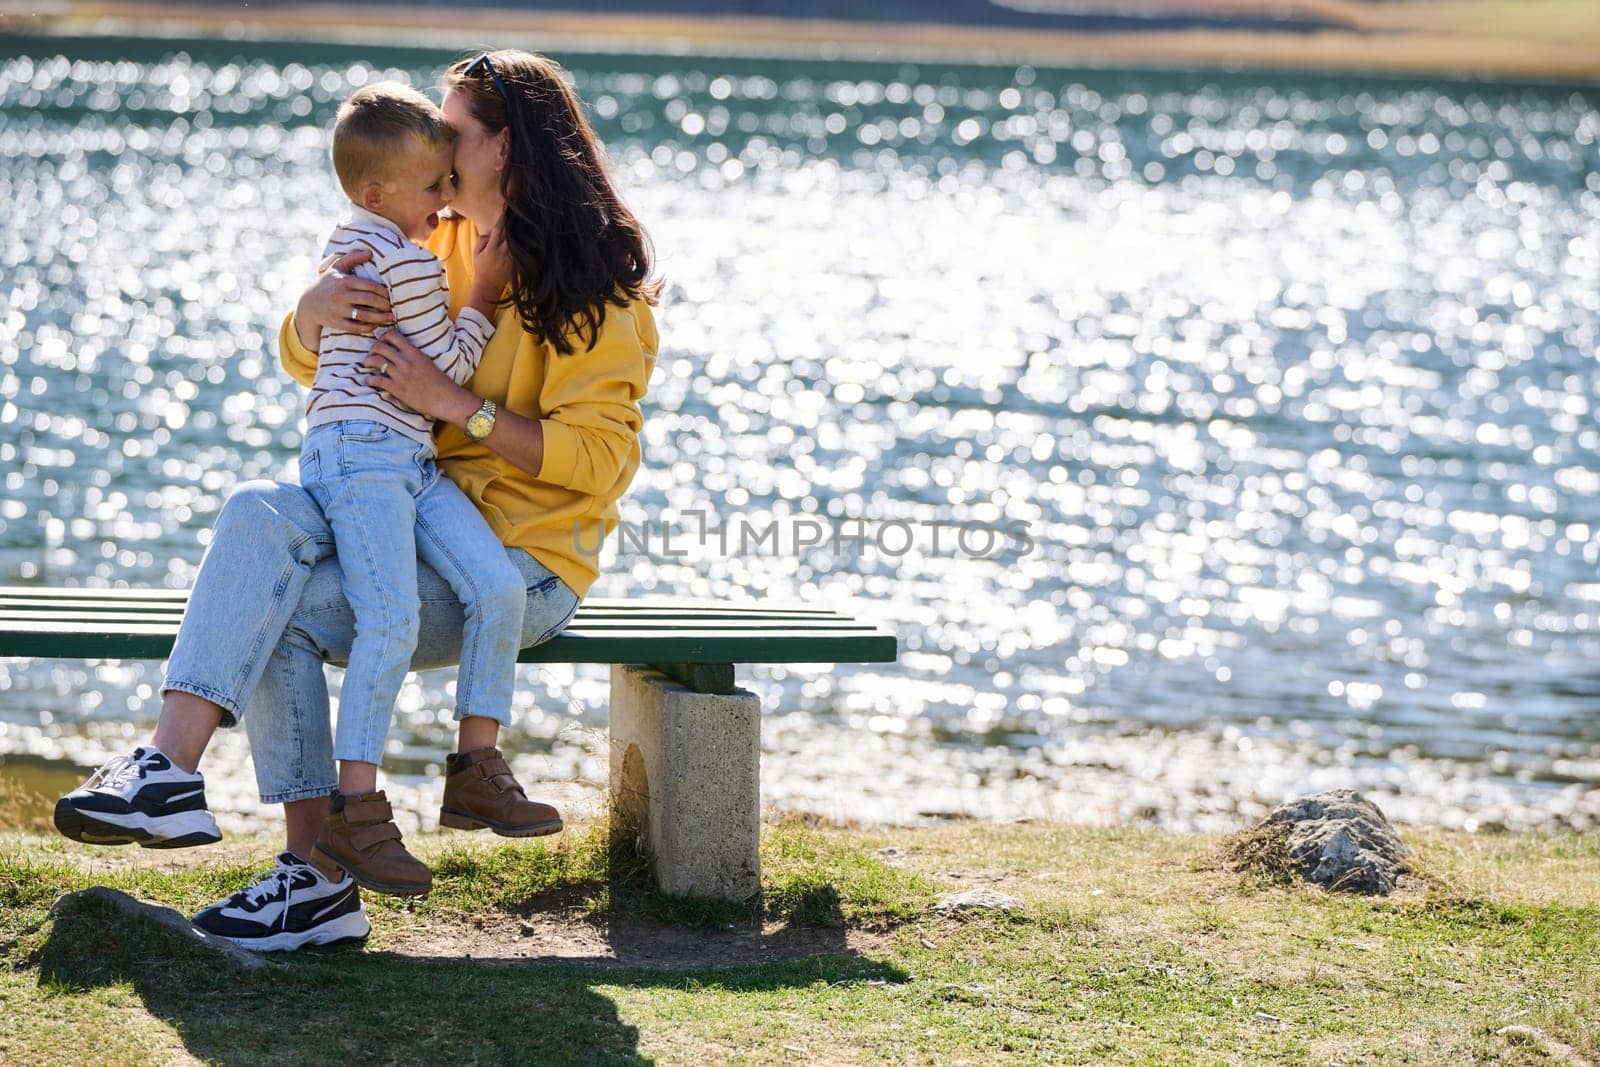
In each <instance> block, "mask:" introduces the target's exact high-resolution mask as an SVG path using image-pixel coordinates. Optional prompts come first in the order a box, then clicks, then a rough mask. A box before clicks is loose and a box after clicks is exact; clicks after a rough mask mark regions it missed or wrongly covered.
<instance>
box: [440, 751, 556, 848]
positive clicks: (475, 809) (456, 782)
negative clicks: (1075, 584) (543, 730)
mask: <svg viewBox="0 0 1600 1067" xmlns="http://www.w3.org/2000/svg"><path fill="white" fill-rule="evenodd" d="M444 773H445V779H444V804H443V806H441V807H440V809H439V825H440V826H448V827H450V828H451V829H454V830H482V829H484V828H485V827H487V828H489V829H490V830H493V831H494V832H495V833H497V834H499V835H500V836H501V837H543V836H544V835H545V834H553V833H556V832H557V831H559V830H560V829H561V813H560V812H558V811H556V809H555V808H552V807H551V806H550V805H548V804H540V803H537V802H535V801H532V800H529V799H528V795H527V794H526V793H524V792H523V791H522V786H520V785H518V784H517V780H516V779H515V778H513V777H512V776H511V768H510V767H508V766H506V761H505V757H503V756H501V755H500V750H499V749H498V748H475V749H473V750H472V751H471V752H452V753H451V754H450V755H449V756H448V757H446V759H445V772H444Z"/></svg>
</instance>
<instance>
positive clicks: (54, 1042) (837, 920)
mask: <svg viewBox="0 0 1600 1067" xmlns="http://www.w3.org/2000/svg"><path fill="white" fill-rule="evenodd" d="M1405 836H1406V838H1407V839H1408V842H1409V843H1410V844H1411V845H1412V846H1413V848H1414V849H1415V850H1416V862H1415V866H1416V869H1417V873H1416V874H1414V875H1412V876H1409V877H1408V879H1407V881H1406V882H1405V883H1404V884H1403V886H1402V890H1401V891H1400V892H1398V893H1397V894H1395V895H1394V896H1392V897H1389V898H1364V897H1344V896H1334V895H1330V894H1328V893H1325V892H1324V891H1322V890H1320V889H1315V888H1309V887H1304V886H1299V885H1293V884H1281V883H1279V882H1277V881H1275V880H1273V879H1271V878H1268V877H1252V876H1241V875H1239V874H1235V873H1232V872H1231V871H1230V870H1228V869H1227V867H1226V865H1225V862H1224V858H1223V848H1222V842H1220V841H1219V840H1218V839H1216V838H1212V837H1204V836H1179V835H1170V834H1161V833H1155V832H1146V831H1132V830H1103V829H1089V828H1081V827H1068V826H1057V825H1045V824H1037V825H1035V824H1027V825H1006V826H994V825H989V824H982V823H972V824H959V825H951V826H944V827H937V828H930V829H917V830H863V829H856V828H849V827H838V826H829V825H816V824H814V823H811V822H807V821H805V820H800V819H794V818H786V819H777V820H774V821H772V822H769V823H768V825H767V826H766V827H765V831H764V835H763V849H762V861H763V881H764V891H763V893H762V896H761V898H760V900H759V901H753V902H750V903H749V904H746V905H741V906H728V905H714V906H708V905H705V904H703V903H699V902H692V901H684V900H680V899H675V898H670V897H663V896H661V895H659V894H656V893H654V892H652V891H651V889H650V888H649V886H648V883H647V882H646V880H645V879H644V877H643V872H642V869H641V867H640V861H639V857H637V856H636V855H632V854H630V853H629V852H628V851H627V850H626V849H621V848H617V847H614V846H613V844H612V843H611V842H610V841H609V840H608V839H607V837H606V835H605V833H604V832H603V831H601V830H598V829H579V830H575V831H569V832H568V833H567V834H565V835H563V837H562V838H561V839H560V840H558V841H557V842H556V843H555V844H554V845H544V844H540V843H517V844H508V843H481V842H479V841H478V840H476V839H471V840H468V841H467V842H466V843H462V842H463V838H462V837H460V836H459V835H457V836H452V837H437V838H424V839H422V841H421V842H420V846H419V847H420V851H421V852H422V853H423V855H424V856H425V857H426V858H427V859H428V860H429V861H430V863H431V864H432V866H433V867H434V870H435V873H436V888H435V890H434V892H433V893H432V894H430V895H429V896H428V897H426V898H423V899H421V900H411V901H399V900H395V899H393V898H382V897H373V896H369V897H368V898H367V899H368V907H369V910H370V911H371V913H372V918H373V925H374V932H373V937H372V939H371V941H369V943H368V945H367V946H366V948H365V949H356V948H352V949H336V950H324V951H312V952H304V953H300V954H297V955H296V956H294V957H291V958H288V959H286V960H285V964H286V966H285V967H284V968H282V969H280V970H275V971H272V972H268V973H263V974H254V973H252V974H240V973H235V972H234V971H232V970H230V969H229V967H228V966H227V965H226V964H225V963H223V962H220V961H219V960H213V959H211V958H209V956H206V955H203V954H198V953H196V951H195V950H193V949H189V948H186V947H184V946H182V945H180V944H177V943H174V942H169V941H165V940H160V939H157V940H154V941H153V940H152V939H151V936H150V935H149V934H148V933H147V932H146V931H143V930H129V929H126V928H125V927H126V924H121V923H117V922H115V921H113V920H112V919H111V918H110V917H100V918H97V917H96V916H94V915H93V914H92V913H89V914H82V913H80V914H77V915H74V916H72V917H70V918H62V919H60V920H56V919H52V918H51V917H50V916H49V914H48V908H49V905H50V902H51V901H52V900H53V899H54V898H55V897H56V896H57V895H59V894H60V893H62V892H66V891H70V890H73V889H77V888H81V887H83V886H86V885H90V884H105V885H111V886H114V887H116V888H120V889H123V890H125V891H127V892H129V893H132V894H134V895H136V896H139V897H141V898H143V899H147V900H152V901H157V902H161V903H167V904H171V905H172V906H174V907H178V908H180V909H185V910H192V909H194V908H197V907H199V906H201V905H203V904H205V903H207V902H209V901H211V900H213V899H215V898H216V897H218V896H220V895H221V894H223V893H225V892H227V891H229V890H231V889H233V888H236V887H238V886H240V885H243V884H245V883H246V882H247V881H248V880H250V878H251V877H252V875H253V874H254V872H255V871H257V870H259V869H260V867H261V866H262V865H263V864H264V863H266V862H270V856H271V852H272V845H271V843H270V842H253V843H248V844H245V845H243V846H218V849H219V850H220V851H214V852H213V853H211V854H210V856H211V862H209V863H208V864H207V865H204V866H200V865H194V864H196V863H197V861H204V860H205V859H206V857H207V853H205V852H204V850H200V851H197V852H193V853H182V854H168V855H165V856H162V855H158V854H154V853H140V852H137V851H134V850H98V851H96V850H92V849H88V848H85V847H82V846H77V845H74V844H72V843H70V842H64V841H59V840H56V839H51V838H47V837H42V836H38V835H24V834H14V835H8V836H4V837H0V1002H3V1003H4V1005H5V1008H4V1010H0V1062H30V1063H31V1062H44V1063H104V1062H114V1063H145V1062H171V1061H176V1062H187V1061H189V1060H191V1059H198V1060H204V1061H216V1062H225V1063H245V1062H249V1063H258V1062H260V1063H270V1062H277V1061H289V1060H302V1059H307V1058H311V1057H316V1058H319V1059H321V1058H327V1057H333V1058H339V1057H349V1056H359V1057H361V1058H362V1059H364V1060H367V1061H371V1062H373V1063H392V1062H416V1061H423V1060H429V1059H434V1058H439V1059H444V1058H448V1059H449V1060H451V1061H453V1062H473V1061H476V1060H484V1061H489V1060H500V1061H510V1062H519V1063H527V1062H547V1063H636V1062H663V1063H685V1062H694V1063H705V1062H709V1063H721V1062H740V1063H783V1062H804V1063H868V1062H880V1061H884V1060H887V1061H891V1062H910V1063H941V1064H943V1063H952V1064H954V1063H962V1062H966V1063H973V1064H978V1063H989V1062H993V1061H997V1060H999V1061H1008V1062H1024V1063H1027V1062H1052V1063H1054V1062H1069V1063H1078V1062H1081V1063H1100V1062H1126V1063H1170V1062H1194V1063H1238V1062H1249V1063H1261V1062H1265V1063H1273V1062H1282V1063H1301V1062H1320V1063H1327V1062H1339V1063H1345V1064H1355V1063H1452V1064H1454V1063H1473V1062H1480V1063H1528V1064H1533V1063H1552V1062H1563V1061H1565V1062H1580V1060H1581V1058H1588V1059H1596V1058H1600V963H1597V962H1596V961H1597V960H1600V841H1597V840H1596V839H1595V838H1594V837H1593V836H1580V835H1567V836H1535V835H1515V836H1512V835H1506V836H1488V837H1485V836H1477V837H1475V836H1471V835H1463V834H1450V833H1442V832H1426V833H1425V832H1420V831H1407V832H1406V833H1405ZM175 862H180V863H185V864H188V866H185V867H181V868H178V867H174V863H175ZM975 886H986V887H990V888H995V889H998V890H1000V891H1002V892H1006V893H1010V894H1012V895H1013V896H1016V897H1018V898H1019V899H1020V900H1022V902H1023V905H1024V906H1023V909H1022V911H1021V912H1020V913H1018V914H1015V915H1009V916H1007V915H999V914H994V915H988V916H976V917H971V918H968V919H965V920H960V919H953V918H943V919H941V918H937V917H934V916H933V915H932V914H931V913H930V912H929V907H930V905H931V904H932V903H933V902H934V900H935V898H936V896H937V894H938V893H939V892H941V891H945V890H953V889H964V888H972V887H975ZM530 931H531V932H530ZM563 955H564V956H568V957H574V958H567V959H561V958H556V957H558V956H563ZM613 955H615V956H621V957H622V958H623V962H621V963H618V962H616V961H615V960H612V959H610V958H609V957H611V956H613ZM602 957H606V958H605V959H602ZM1507 1027H1513V1028H1514V1029H1512V1030H1510V1031H1508V1032H1506V1033H1501V1032H1500V1031H1502V1030H1505V1029H1506V1028H1507Z"/></svg>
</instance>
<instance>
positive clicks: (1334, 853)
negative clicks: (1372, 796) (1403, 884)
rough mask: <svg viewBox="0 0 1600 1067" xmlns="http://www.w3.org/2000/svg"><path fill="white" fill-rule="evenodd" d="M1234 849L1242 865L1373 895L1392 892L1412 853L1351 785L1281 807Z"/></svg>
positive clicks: (1254, 827)
mask: <svg viewBox="0 0 1600 1067" xmlns="http://www.w3.org/2000/svg"><path fill="white" fill-rule="evenodd" d="M1231 852H1232V854H1233V855H1234V857H1235V858H1236V859H1237V860H1239V862H1240V865H1241V866H1254V867H1259V868H1263V869H1268V870H1284V869H1287V870H1288V871H1291V872H1293V873H1294V874H1296V875H1298V876H1299V877H1301V878H1304V879H1305V880H1306V881H1309V882H1314V883H1316V884H1317V885H1320V886H1324V887H1326V888H1328V889H1332V890H1337V891H1340V892H1346V893H1367V894H1375V895H1387V894H1389V893H1391V892H1393V890H1394V887H1395V883H1396V882H1397V881H1398V880H1399V878H1400V875H1401V874H1403V873H1405V872H1406V871H1407V870H1408V869H1409V868H1408V867H1407V865H1406V857H1408V856H1410V855H1411V850H1410V849H1409V848H1407V847H1406V845H1405V843H1404V842H1402V841H1401V840H1400V837H1399V835H1398V834H1396V833H1395V832H1394V828H1393V827H1392V826H1390V825H1389V820H1388V819H1386V818H1384V815H1383V812H1382V811H1380V810H1379V809H1378V806H1377V805H1376V804H1374V803H1372V801H1370V800H1368V799H1367V798H1366V797H1363V796H1362V795H1361V794H1360V793H1357V792H1356V791H1355V790H1353V789H1330V790H1328V791H1327V792H1323V793H1313V794H1311V795H1310V796H1304V797H1300V798H1298V799H1297V800H1292V801H1290V802H1288V803H1287V804H1282V805H1279V807H1278V808H1276V809H1275V810H1274V811H1273V812H1272V813H1271V814H1270V815H1268V816H1267V817H1266V818H1265V819H1264V820H1262V821H1261V822H1259V823H1257V824H1256V825H1255V826H1253V827H1251V828H1250V829H1249V830H1246V831H1245V832H1244V833H1243V834H1241V835H1239V837H1238V838H1236V839H1235V842H1234V845H1233V846H1232V848H1231Z"/></svg>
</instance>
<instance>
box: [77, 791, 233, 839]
mask: <svg viewBox="0 0 1600 1067" xmlns="http://www.w3.org/2000/svg"><path fill="white" fill-rule="evenodd" d="M195 815H203V816H205V818H204V820H201V819H196V818H193V817H192V816H195ZM127 818H129V819H133V820H137V821H138V822H139V823H143V825H138V823H135V824H133V825H128V826H123V825H121V824H119V823H114V822H107V821H105V820H104V819H101V818H96V817H95V816H94V815H91V814H89V813H87V812H83V811H80V810H78V809H77V808H76V807H73V805H72V803H71V802H70V800H69V798H67V797H62V798H61V799H60V800H58V801H56V814H55V824H56V829H57V830H59V831H60V832H61V834H62V836H63V837H68V838H71V839H72V840H73V841H81V842H83V843H84V844H86V845H138V846H140V847H141V848H191V847H193V846H195V845H212V844H216V843H217V842H218V841H221V840H222V834H221V833H220V832H219V831H218V830H217V828H216V826H217V824H216V821H215V820H214V819H212V818H211V814H210V812H185V813H184V814H183V815H176V816H168V817H167V818H166V819H159V818H152V817H151V816H148V815H129V816H127Z"/></svg>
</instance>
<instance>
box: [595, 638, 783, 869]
mask: <svg viewBox="0 0 1600 1067" xmlns="http://www.w3.org/2000/svg"><path fill="white" fill-rule="evenodd" d="M729 688H732V692H728V693H698V692H695V691H694V690H692V689H690V688H688V687H686V686H684V685H683V684H681V683H679V682H676V681H673V680H672V679H670V678H668V677H667V676H666V675H664V674H662V673H661V672H659V671H656V670H654V669H652V668H649V667H634V666H623V665H614V666H613V667H612V668H611V817H612V826H613V828H614V829H617V830H620V831H622V832H642V833H643V835H644V837H645V841H646V845H647V847H648V849H649V853H650V857H651V869H652V871H653V873H654V875H655V879H656V884H657V885H658V886H660V888H661V890H662V891H663V892H666V893H672V894H676V895H681V896H696V897H708V898H713V899H718V900H747V899H749V898H750V897H752V896H754V895H755V894H757V893H758V892H760V890H761V859H760V835H761V702H760V700H758V699H757V698H756V696H755V694H753V693H749V692H746V691H745V690H743V689H737V688H733V687H731V686H730V687H729Z"/></svg>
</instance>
